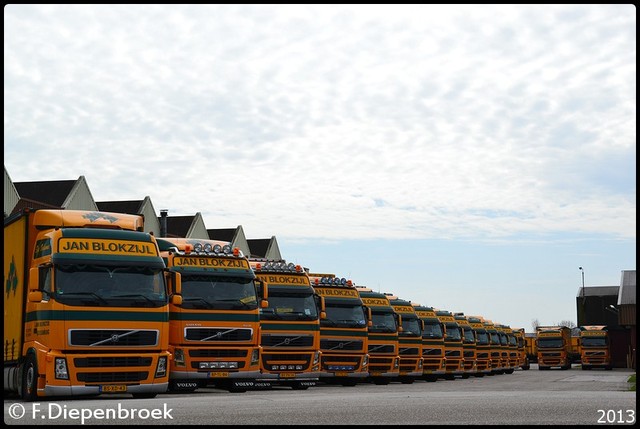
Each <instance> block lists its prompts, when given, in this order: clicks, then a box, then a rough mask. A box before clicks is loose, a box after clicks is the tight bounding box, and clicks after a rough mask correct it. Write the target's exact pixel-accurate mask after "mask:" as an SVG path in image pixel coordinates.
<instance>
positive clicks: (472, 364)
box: [454, 313, 484, 378]
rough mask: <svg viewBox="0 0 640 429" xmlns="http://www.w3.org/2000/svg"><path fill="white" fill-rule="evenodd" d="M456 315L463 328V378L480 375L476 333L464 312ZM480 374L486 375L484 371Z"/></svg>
mask: <svg viewBox="0 0 640 429" xmlns="http://www.w3.org/2000/svg"><path fill="white" fill-rule="evenodd" d="M454 317H455V319H456V322H458V325H460V327H461V328H462V364H463V366H464V374H462V378H469V377H470V376H472V375H473V376H476V375H479V371H478V359H477V340H476V333H475V331H474V330H473V327H472V326H471V323H469V319H468V317H467V316H465V315H464V313H454ZM480 374H482V375H484V374H483V373H482V372H480ZM482 375H480V376H482Z"/></svg>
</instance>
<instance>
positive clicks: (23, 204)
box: [11, 198, 61, 214]
mask: <svg viewBox="0 0 640 429" xmlns="http://www.w3.org/2000/svg"><path fill="white" fill-rule="evenodd" d="M26 208H32V209H59V208H61V207H60V206H54V205H51V204H46V203H43V202H40V201H34V200H31V199H29V198H20V199H19V200H18V202H17V204H16V205H15V206H14V207H13V210H12V211H11V214H15V213H18V212H19V211H22V210H23V209H26Z"/></svg>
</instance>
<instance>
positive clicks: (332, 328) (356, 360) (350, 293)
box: [309, 273, 371, 386]
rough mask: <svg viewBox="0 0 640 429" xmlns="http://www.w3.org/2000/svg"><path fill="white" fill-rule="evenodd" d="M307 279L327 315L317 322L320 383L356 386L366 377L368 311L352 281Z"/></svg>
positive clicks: (321, 277)
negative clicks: (319, 297)
mask: <svg viewBox="0 0 640 429" xmlns="http://www.w3.org/2000/svg"><path fill="white" fill-rule="evenodd" d="M309 278H310V280H311V285H312V286H313V289H314V290H315V292H316V293H317V294H318V295H319V296H321V297H323V298H324V303H325V311H326V313H327V317H326V318H324V319H321V320H320V352H321V353H322V356H321V361H320V375H319V377H320V381H322V382H326V383H328V384H341V385H343V386H355V385H356V384H358V382H359V381H364V380H365V379H366V378H367V377H368V376H369V355H368V354H367V351H368V347H369V342H368V334H367V330H368V328H369V323H370V319H371V317H370V314H369V311H367V309H366V308H365V306H364V304H363V303H362V299H361V298H360V295H358V291H357V290H356V287H355V285H354V284H353V282H352V281H351V280H347V279H346V278H344V277H343V278H339V277H336V276H335V274H320V273H309Z"/></svg>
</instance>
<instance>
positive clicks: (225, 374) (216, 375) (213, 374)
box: [209, 372, 229, 378]
mask: <svg viewBox="0 0 640 429" xmlns="http://www.w3.org/2000/svg"><path fill="white" fill-rule="evenodd" d="M209 377H211V378H220V377H229V373H228V372H210V373H209Z"/></svg>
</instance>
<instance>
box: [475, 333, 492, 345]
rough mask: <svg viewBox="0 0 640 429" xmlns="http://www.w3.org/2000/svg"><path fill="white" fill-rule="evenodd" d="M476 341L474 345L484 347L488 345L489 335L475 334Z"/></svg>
mask: <svg viewBox="0 0 640 429" xmlns="http://www.w3.org/2000/svg"><path fill="white" fill-rule="evenodd" d="M476 335H477V339H476V343H477V344H479V345H481V346H486V345H487V344H489V335H488V334H487V333H486V332H476Z"/></svg>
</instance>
